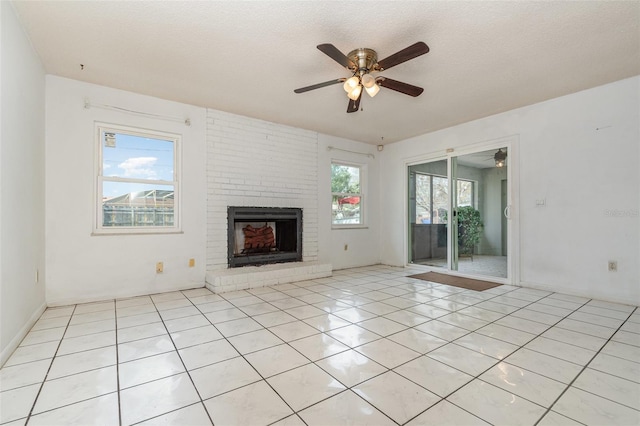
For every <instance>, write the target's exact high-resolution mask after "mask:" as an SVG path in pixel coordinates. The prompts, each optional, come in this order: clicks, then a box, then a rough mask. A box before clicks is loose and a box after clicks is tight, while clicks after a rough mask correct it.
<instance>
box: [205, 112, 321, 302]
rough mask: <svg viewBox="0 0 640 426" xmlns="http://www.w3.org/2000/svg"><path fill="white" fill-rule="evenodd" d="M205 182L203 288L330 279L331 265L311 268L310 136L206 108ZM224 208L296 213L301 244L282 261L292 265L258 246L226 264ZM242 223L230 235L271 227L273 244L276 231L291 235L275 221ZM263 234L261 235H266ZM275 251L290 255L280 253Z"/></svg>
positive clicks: (313, 144) (314, 224) (314, 140)
mask: <svg viewBox="0 0 640 426" xmlns="http://www.w3.org/2000/svg"><path fill="white" fill-rule="evenodd" d="M207 182H208V184H207V277H206V283H207V287H208V288H210V289H211V290H212V291H215V292H223V291H233V290H240V289H248V288H255V287H262V286H268V285H275V284H280V283H287V282H295V281H303V280H308V279H313V278H320V277H326V276H330V275H331V273H332V268H331V264H330V263H321V262H319V261H318V260H319V259H318V135H317V133H315V132H311V131H307V130H302V129H297V128H293V127H287V126H283V125H280V124H275V123H269V122H266V121H260V120H255V119H251V118H248V117H243V116H239V115H234V114H230V113H226V112H222V111H217V110H212V109H209V110H207ZM229 206H232V207H234V208H241V209H247V208H249V209H251V206H260V207H259V208H260V209H272V208H276V207H278V208H282V209H285V210H288V209H299V210H300V213H301V220H300V226H301V230H300V236H299V238H300V239H301V240H300V242H299V243H298V244H297V247H296V249H295V253H294V254H291V253H289V254H287V255H286V256H289V257H292V256H293V257H294V259H293V260H292V261H291V260H290V259H287V260H286V262H285V261H284V259H282V262H281V260H274V259H272V258H270V255H272V254H274V253H272V252H271V248H272V247H269V253H267V252H266V250H264V246H257V247H251V248H250V249H249V252H250V253H249V252H247V253H245V254H246V255H245V256H235V255H233V257H234V259H233V261H232V262H230V255H229V253H230V249H229V244H230V238H229V232H230V230H231V229H230V227H229V225H228V217H229ZM253 211H254V212H256V211H257V210H253ZM268 211H271V210H268ZM249 212H251V210H249ZM303 212H304V226H302V213H303ZM245 213H246V211H245ZM241 221H244V224H243V225H242V226H241V227H240V230H239V231H238V230H237V229H236V226H235V225H234V227H233V232H234V234H237V233H238V232H240V233H242V228H244V227H246V226H247V225H251V227H252V228H254V229H259V228H263V227H266V228H268V227H271V228H272V229H273V231H274V235H273V238H274V241H275V242H276V243H277V239H278V234H280V232H281V231H283V230H285V231H286V229H291V227H290V226H289V227H288V225H285V224H284V223H282V222H279V221H280V219H277V220H265V218H264V217H262V218H258V219H256V220H254V218H251V217H246V216H245V217H244V218H242V219H241ZM297 226H298V225H296V228H297ZM266 228H265V229H264V230H261V231H260V232H265V231H267V232H268V230H267V229H266ZM243 236H244V235H241V237H243ZM234 238H235V236H234ZM297 239H298V236H296V240H297ZM235 245H236V242H235V241H234V246H235ZM252 248H255V249H257V250H253V251H252V250H251V249H252ZM242 249H244V244H242V248H241V249H240V251H242ZM234 250H235V248H234ZM280 251H287V252H291V251H292V250H290V249H289V248H288V247H282V246H281V247H280ZM236 254H239V253H236ZM262 256H266V257H262ZM249 257H251V258H252V259H251V260H248V259H247V258H249ZM256 257H262V259H263V260H267V261H266V262H264V263H261V264H260V266H258V264H255V263H252V261H253V260H255V258H256ZM274 262H276V263H274ZM232 263H233V265H232ZM237 266H242V267H237Z"/></svg>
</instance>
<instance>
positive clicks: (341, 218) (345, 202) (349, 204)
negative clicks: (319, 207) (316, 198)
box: [331, 195, 362, 225]
mask: <svg viewBox="0 0 640 426" xmlns="http://www.w3.org/2000/svg"><path fill="white" fill-rule="evenodd" d="M361 201H362V197H361V196H359V195H351V196H341V195H334V196H333V202H332V203H331V216H332V223H333V224H334V225H344V224H361V223H362V221H361V220H360V205H361Z"/></svg>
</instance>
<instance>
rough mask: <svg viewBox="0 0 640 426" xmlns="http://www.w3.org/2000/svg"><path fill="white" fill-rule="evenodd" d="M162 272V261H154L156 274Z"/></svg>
mask: <svg viewBox="0 0 640 426" xmlns="http://www.w3.org/2000/svg"><path fill="white" fill-rule="evenodd" d="M163 272H164V263H162V262H158V263H156V274H161V273H163Z"/></svg>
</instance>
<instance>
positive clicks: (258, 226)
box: [227, 206, 302, 268]
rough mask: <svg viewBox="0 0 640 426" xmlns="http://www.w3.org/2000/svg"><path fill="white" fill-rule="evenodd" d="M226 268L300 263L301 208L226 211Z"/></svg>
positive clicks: (238, 208)
mask: <svg viewBox="0 0 640 426" xmlns="http://www.w3.org/2000/svg"><path fill="white" fill-rule="evenodd" d="M227 230H228V231H227V241H228V247H227V253H228V256H227V257H228V266H229V268H237V267H241V266H259V265H267V264H272V263H284V262H301V261H302V209H298V208H279V207H238V206H230V207H228V208H227Z"/></svg>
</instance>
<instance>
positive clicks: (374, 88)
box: [364, 83, 380, 98]
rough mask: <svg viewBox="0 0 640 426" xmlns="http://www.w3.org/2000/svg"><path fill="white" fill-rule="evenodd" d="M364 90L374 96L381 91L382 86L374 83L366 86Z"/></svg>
mask: <svg viewBox="0 0 640 426" xmlns="http://www.w3.org/2000/svg"><path fill="white" fill-rule="evenodd" d="M364 90H366V91H367V94H368V95H369V96H371V97H372V98H373V97H374V96H375V95H377V94H378V92H379V91H380V86H378V85H377V84H375V83H374V84H373V86H371V87H366V86H365V88H364Z"/></svg>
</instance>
